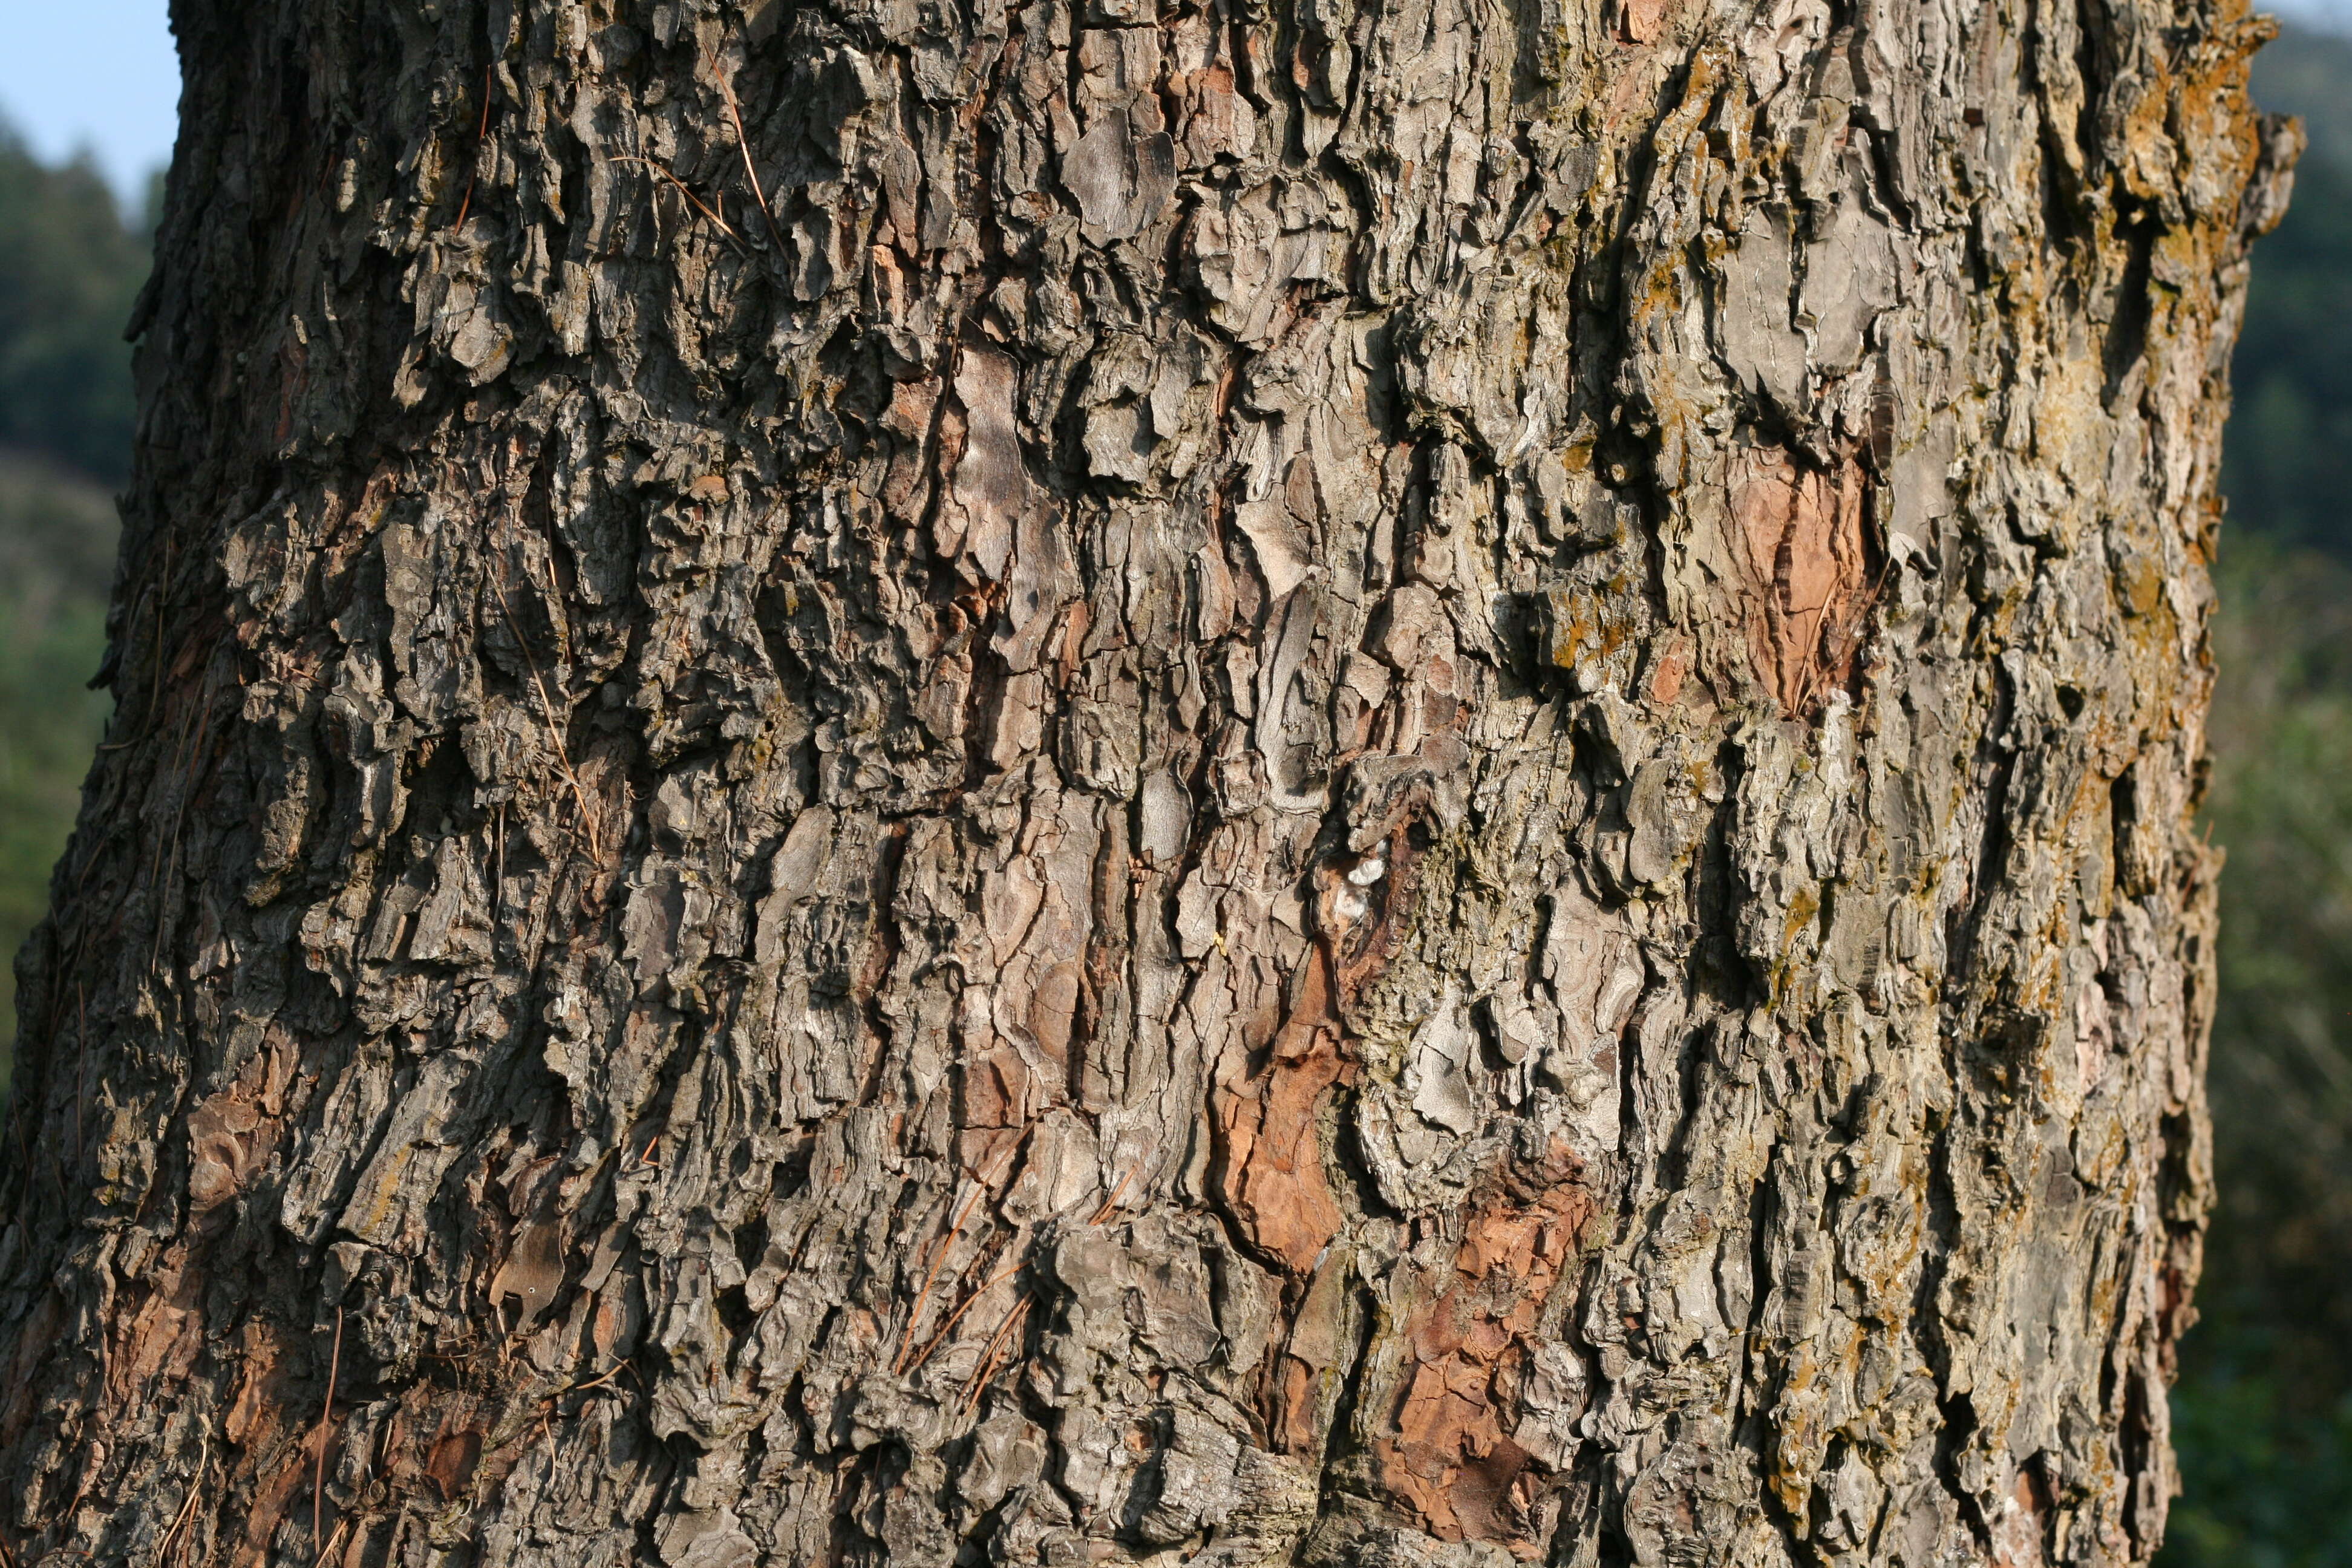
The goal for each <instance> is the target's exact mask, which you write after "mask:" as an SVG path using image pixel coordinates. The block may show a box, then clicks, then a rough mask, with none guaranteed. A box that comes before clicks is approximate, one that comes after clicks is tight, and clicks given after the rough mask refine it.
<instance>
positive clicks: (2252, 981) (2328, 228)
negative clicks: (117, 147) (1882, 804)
mask: <svg viewBox="0 0 2352 1568" xmlns="http://www.w3.org/2000/svg"><path fill="white" fill-rule="evenodd" d="M2254 76H2255V91H2256V96H2257V97H2258V98H2259V99H2260V100H2262V101H2263V104H2264V105H2265V106H2266V107H2268V108H2271V109H2274V110H2286V111H2288V112H2292V113H2296V114H2300V115H2302V116H2304V117H2305V124H2306V127H2307V129H2308V131H2309V132H2310V135H2311V142H2312V147H2311V151H2310V153H2308V154H2307V155H2306V156H2305V161H2304V163H2303V166H2302V170H2301V172H2300V174H2299V175H2298V178H2297V182H2296V191H2295V200H2294V206H2293V207H2292V209H2291V210H2290V212H2289V214H2288V216H2287V218H2286V221H2285V223H2284V225H2283V226H2281V227H2280V229H2279V232H2278V233H2277V234H2276V235H2274V236H2273V237H2271V238H2270V239H2268V240H2267V241H2265V242H2264V243H2263V247H2262V248H2261V249H2260V250H2259V251H2258V252H2257V254H2256V257H2255V264H2254V283H2253V292H2252V298H2251V300H2249V303H2248V308H2247V314H2246V323H2245V331H2244V335H2243V337H2242V341H2241V343H2240V347H2239V350H2238V357H2237V362H2236V377H2237V385H2238V411H2237V413H2236V415H2235V416H2234V418H2233V420H2232V422H2231V426H2230V432H2229V439H2228V448H2227V453H2226V456H2225V459H2224V463H2223V488H2224V489H2225V490H2226V491H2227V492H2228V494H2229V497H2230V500H2231V525H2230V527H2229V529H2228V530H2227V531H2225V544H2224V552H2223V558H2222V562H2221V617H2220V620H2219V623H2218V625H2217V626H2216V628H2215V648H2216V653H2217V655H2218V657H2219V658H2220V661H2221V688H2220V691H2219V693H2218V695H2217V698H2216V700H2215V705H2214V712H2213V721H2212V728H2211V742H2212V748H2213V784H2212V790H2211V793H2210V799H2209V802H2208V806H2207V815H2208V820H2209V822H2210V827H2211V830H2212V833H2213V836H2214V837H2215V838H2216V840H2217V841H2219V842H2220V843H2221V845H2223V846H2224V847H2226V848H2227V849H2228V852H2229V862H2228V867H2227V869H2226V870H2225V871H2224V873H2223V877H2222V928H2221V1005H2220V1014H2219V1019H2218V1022H2217V1025H2216V1027H2215V1031H2214V1040H2213V1079H2212V1083H2213V1100H2214V1121H2215V1127H2214V1157H2215V1163H2216V1166H2217V1170H2218V1173H2219V1176H2220V1179H2221V1209H2220V1212H2219V1213H2218V1214H2217V1215H2216V1216H2215V1222H2214V1227H2213V1235H2212V1239H2211V1243H2210V1247H2209V1250H2208V1254H2207V1265H2206V1276H2205V1283H2204V1285H2203V1287H2202V1289H2201V1290H2200V1296H2199V1300H2200V1306H2201V1309H2202V1310H2203V1312H2204V1315H2205V1321H2204V1322H2203V1323H2202V1325H2201V1326H2200V1328H2199V1329H2198V1330H2197V1331H2196V1332H2194V1333H2193V1334H2192V1335H2191V1336H2190V1337H2189V1342H2188V1344H2187V1345H2186V1346H2185V1348H2184V1352H2183V1358H2182V1375H2181V1381H2180V1384H2179V1387H2178V1388H2177V1389H2176V1390H2175V1392H2174V1397H2173V1421H2174V1439H2175V1442H2176V1443H2177V1444H2178V1445H2179V1450H2180V1456H2181V1467H2182V1471H2183V1475H2184V1478H2185V1493H2184V1495H2183V1497H2182V1498H2181V1499H2180V1500H2179V1503H2178V1504H2177V1505H2176V1506H2175V1509H2174V1511H2173V1515H2172V1519H2173V1524H2172V1531H2171V1539H2170V1541H2169V1542H2168V1544H2167V1546H2166V1548H2165V1550H2164V1552H2163V1555H2162V1557H2161V1559H2160V1560H2159V1561H2160V1563H2161V1564H2162V1568H2223V1565H2224V1564H2227V1565H2229V1568H2352V40H2347V39H2344V38H2338V37H2330V36H2327V35H2324V34H2318V33H2314V32H2311V31H2309V30H2297V31H2290V32H2289V33H2288V34H2287V35H2286V37H2284V38H2283V39H2282V40H2281V41H2280V42H2279V43H2278V44H2275V45H2273V47H2270V48H2269V49H2267V50H2265V51H2264V52H2263V55H2262V56H2261V58H2259V59H2258V60H2257V61H2256V64H2255V71H2254ZM147 252H148V244H147V239H146V236H145V226H144V223H143V221H142V219H141V218H140V217H139V216H136V215H129V214H125V213H124V212H122V211H121V208H120V206H119V205H118V204H117V203H116V201H115V199H114V197H113V195H112V194H111V193H110V190H109V188H108V187H107V185H106V184H105V182H104V181H103V180H102V179H101V178H100V176H99V174H97V172H96V170H95V169H94V168H92V167H90V166H89V165H87V164H69V165H67V166H64V167H52V166H46V165H44V164H42V163H40V162H39V161H38V160H37V159H36V158H34V157H33V156H32V155H31V154H29V153H27V152H26V150H25V148H24V146H23V144H22V143H21V142H18V141H17V140H16V138H15V137H14V136H13V135H10V134H8V133H7V132H5V129H4V128H0V955H5V954H12V953H14V952H16V950H17V949H18V948H19V947H21V946H22V945H23V942H24V940H25V938H26V935H27V934H28V933H29V932H30V931H31V930H32V927H33V925H34V924H35V923H36V922H37V921H38V920H39V918H40V916H41V913H42V911H43V910H45V909H46V907H47V900H48V893H49V876H50V868H51V866H52V864H53V863H54V862H55V861H56V859H57V858H58V852H59V851H60V850H61V849H62V848H63V847H64V844H65V839H66V836H67V833H68V830H69V829H70V828H71V826H72V823H73V816H74V811H75V808H76V805H77V804H78V802H79V792H80V784H81V776H82V773H83V772H84V770H85V769H86V767H87V765H88V763H89V756H90V751H91V747H92V746H93V745H94V744H95V743H96V742H97V739H98V735H99V731H100V726H101V724H102V723H103V721H104V717H105V714H106V712H107V708H108V702H107V699H106V698H105V697H104V696H103V695H102V694H100V693H96V692H92V691H90V690H89V689H88V687H87V685H86V681H87V679H88V678H89V674H90V673H91V672H92V671H93V670H95V669H96V668H97V666H98V661H99V658H100V653H101V652H102V650H103V645H104V641H105V634H104V626H105V613H106V589H107V584H108V582H109V579H110V574H111V569H112V558H113V552H114V534H115V523H114V510H113V505H112V502H111V500H110V497H109V494H108V491H109V489H110V486H112V485H113V484H115V483H117V482H119V480H120V479H121V472H122V469H123V467H124V464H125V462H126V460H127V457H128V453H129V450H130V442H131V421H132V418H133V409H132V404H131V383H130V374H129V367H130V358H129V353H128V351H127V349H125V347H124V346H123V344H122V342H121V329H122V325H123V323H124V322H125V321H127V320H128V319H129V317H130V313H131V305H132V301H133V300H134V299H135V298H136V295H137V292H138V289H139V288H140V285H141V283H142V280H143V279H144V277H145V275H146V270H147ZM14 993H15V982H14V976H13V973H7V974H0V1091H5V1083H6V1072H7V1047H13V1042H14V1039H15V1034H16V1008H15V994H14Z"/></svg>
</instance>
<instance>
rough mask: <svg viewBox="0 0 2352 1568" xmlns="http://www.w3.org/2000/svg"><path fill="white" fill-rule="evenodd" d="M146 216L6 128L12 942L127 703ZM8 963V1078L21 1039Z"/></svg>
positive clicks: (2, 442)
mask: <svg viewBox="0 0 2352 1568" xmlns="http://www.w3.org/2000/svg"><path fill="white" fill-rule="evenodd" d="M148 251H149V246H148V239H147V226H146V224H145V222H144V218H143V215H141V216H140V217H139V218H138V219H136V220H134V219H132V218H131V217H130V216H127V215H125V214H124V212H123V211H122V208H121V204H120V203H119V202H118V201H117V200H116V198H115V195H114V192H113V189H112V188H111V187H110V185H108V184H107V183H106V180H105V177H104V176H103V175H101V174H100V173H99V172H98V169H97V167H96V165H95V164H93V163H89V162H88V161H86V160H78V161H76V162H73V163H67V164H65V165H64V166H62V167H53V166H50V165H47V164H44V163H41V162H40V160H39V159H37V158H36V157H35V156H34V155H33V154H32V153H31V152H30V151H28V150H27V149H26V146H25V144H24V142H22V141H20V140H19V139H18V138H17V137H16V134H15V133H14V132H11V131H9V130H7V129H6V128H5V126H0V956H5V957H6V958H10V959H13V958H14V957H15V955H16V950H17V949H18V948H19V947H21V946H23V945H24V942H25V938H26V935H27V934H29V933H30V932H31V931H32V929H33V927H34V925H35V924H36V923H37V921H39V920H40V918H41V914H42V911H43V910H45V909H47V905H48V888H49V868H50V867H51V865H52V864H54V863H55V861H56V860H57V858H58V851H59V850H60V849H62V848H63V847H64V846H65V841H66V835H67V833H68V831H69V830H70V829H71V828H72V826H73V818H74V809H75V807H76V805H78V804H79V799H80V793H81V778H82V774H83V773H84V772H85V771H86V770H87V769H88V768H89V755H90V748H91V747H92V746H93V745H94V744H96V743H97V740H98V735H99V731H100V727H101V725H102V724H103V723H104V721H105V717H106V712H107V708H108V705H109V701H110V700H109V699H108V698H107V697H106V695H105V694H104V693H102V692H96V691H92V690H90V689H89V686H88V684H87V683H88V681H89V677H90V676H91V674H92V673H93V672H94V671H96V669H97V668H98V661H99V657H100V654H101V653H102V652H103V651H104V647H105V642H106V589H107V584H108V582H109V580H110V577H111V575H112V574H113V569H114V538H115V516H114V502H113V500H111V499H110V489H112V487H113V486H114V484H115V483H116V482H118V481H119V480H120V479H121V476H122V472H123V469H124V467H125V465H126V464H127V463H128V461H129V459H130V455H131V416H132V405H131V351H130V348H129V346H128V345H126V344H125V343H124V342H123V341H122V327H123V323H124V322H126V321H129V320H130V318H131V305H132V302H133V301H134V300H136V299H137V297H138V293H139V289H140V286H141V284H142V283H143V282H144V281H145V279H146V276H147V258H148ZM15 1042H16V974H15V971H14V969H13V968H12V967H10V966H8V965H5V964H0V1089H5V1085H6V1082H7V1072H8V1054H12V1053H13V1047H14V1045H15Z"/></svg>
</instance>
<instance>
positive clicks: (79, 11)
mask: <svg viewBox="0 0 2352 1568" xmlns="http://www.w3.org/2000/svg"><path fill="white" fill-rule="evenodd" d="M0 115H5V117H6V118H7V120H8V122H9V123H10V124H12V125H14V126H15V127H16V131H17V132H18V133H19V134H21V135H22V136H24V138H25V139H26V141H28V142H31V143H32V144H33V147H34V149H35V150H36V151H37V152H38V153H40V154H41V155H42V156H43V157H45V158H48V159H51V160H55V159H58V158H62V157H65V156H66V155H67V154H68V153H73V152H74V151H76V150H77V149H79V148H84V147H86V148H88V149H89V151H91V152H92V153H96V154H97V155H98V162H99V164H100V167H101V168H103V169H105V171H106V172H107V174H108V175H109V176H110V177H111V178H112V180H113V182H114V184H115V188H116V189H118V190H121V191H122V192H124V193H125V194H126V195H127V194H131V193H134V192H143V191H144V189H145V186H146V179H147V172H148V171H149V170H150V169H152V168H154V167H156V166H157V165H159V164H161V163H165V162H167V161H168V160H169V159H170V158H171V156H172V135H173V129H174V127H176V126H177V125H178V124H179V116H180V60H179V57H178V56H177V55H176V54H174V53H173V50H172V33H171V26H170V24H169V22H168V20H167V19H166V6H165V4H164V0H0Z"/></svg>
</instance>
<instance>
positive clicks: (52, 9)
mask: <svg viewBox="0 0 2352 1568" xmlns="http://www.w3.org/2000/svg"><path fill="white" fill-rule="evenodd" d="M2272 4H2273V5H2275V6H2276V8H2277V9H2278V10H2280V11H2282V12H2284V13H2286V14H2287V15H2290V16H2303V17H2306V18H2309V19H2311V20H2313V21H2331V20H2332V21H2333V22H2335V23H2336V24H2337V25H2339V26H2352V0H2293V3H2292V4H2288V3H2282V0H2272ZM165 10H166V6H165V0H0V115H5V117H6V119H7V120H8V121H9V122H10V123H12V124H14V125H15V126H16V130H17V131H18V132H20V133H21V134H23V135H24V136H25V137H26V139H27V140H28V141H30V142H32V144H33V146H34V147H35V148H36V149H37V151H38V152H39V153H41V154H42V155H43V156H44V157H46V158H49V159H58V158H62V157H65V156H66V155H67V154H68V153H73V152H75V151H76V150H78V149H81V148H88V149H89V151H90V152H92V153H95V154H96V155H97V157H98V161H99V163H100V166H101V167H103V168H104V169H105V170H106V172H107V174H109V175H110V176H111V177H112V179H113V181H114V184H115V186H116V188H117V189H118V190H121V191H122V192H123V193H124V194H125V195H136V194H137V193H139V192H142V191H143V189H144V188H145V182H146V175H147V172H148V171H149V170H151V169H153V168H155V167H157V166H158V165H160V164H162V163H163V162H164V161H165V160H167V159H169V158H170V157H171V155H172V133H173V126H174V125H175V124H176V123H177V121H178V114H179V101H180V64H179V59H178V57H177V56H175V55H174V54H173V51H172V37H171V30H170V27H169V25H168V24H167V22H166V19H165Z"/></svg>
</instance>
